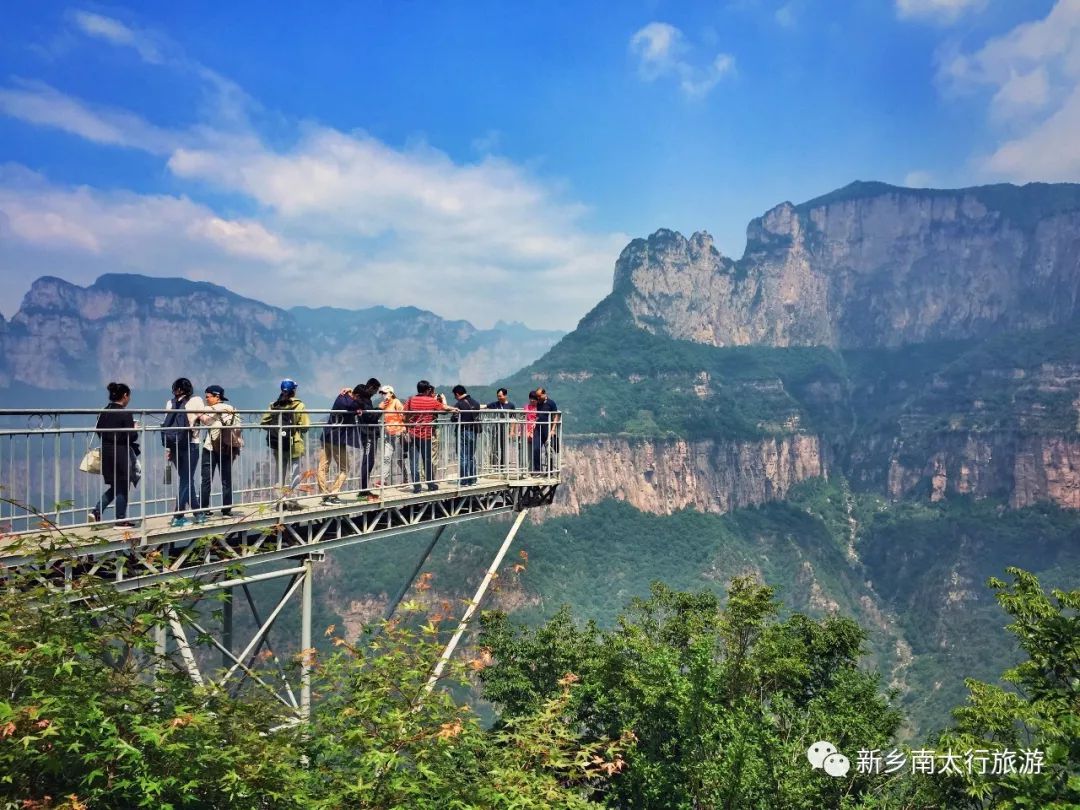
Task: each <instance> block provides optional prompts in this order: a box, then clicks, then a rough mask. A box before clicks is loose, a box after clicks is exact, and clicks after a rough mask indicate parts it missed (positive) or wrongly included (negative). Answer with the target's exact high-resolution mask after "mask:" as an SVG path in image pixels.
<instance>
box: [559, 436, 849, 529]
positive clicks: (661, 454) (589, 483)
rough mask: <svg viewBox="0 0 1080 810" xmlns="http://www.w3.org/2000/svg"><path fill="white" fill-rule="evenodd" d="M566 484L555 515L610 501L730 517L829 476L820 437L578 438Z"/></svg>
mask: <svg viewBox="0 0 1080 810" xmlns="http://www.w3.org/2000/svg"><path fill="white" fill-rule="evenodd" d="M563 466H564V469H565V470H566V472H565V476H564V480H565V485H564V486H563V487H561V493H562V494H561V497H560V499H559V502H558V503H557V504H556V506H555V508H554V509H552V510H548V511H549V512H551V514H552V515H555V514H567V513H569V514H575V513H577V512H578V511H580V509H581V508H582V507H584V506H588V505H590V504H594V503H599V502H601V501H603V500H606V499H608V498H614V499H616V500H620V501H626V502H628V503H630V504H631V505H632V506H634V507H635V508H637V509H638V510H640V511H642V512H650V513H652V514H658V515H669V514H671V513H672V512H677V511H679V510H681V509H695V510H697V511H700V512H713V513H723V512H729V511H731V510H732V509H737V508H739V507H743V506H755V505H758V504H762V503H765V502H766V501H770V500H777V499H782V498H784V496H785V495H787V493H788V491H789V490H790V489H791V487H792V486H794V485H795V484H798V483H799V482H800V481H804V480H806V479H807V478H814V477H818V476H827V475H828V471H829V470H828V460H827V459H826V458H823V456H822V450H821V445H820V443H819V441H818V439H817V437H815V436H807V435H791V436H783V437H779V438H775V439H762V440H760V441H742V442H724V441H697V442H689V441H683V440H655V441H648V440H632V439H625V438H617V437H611V438H598V439H590V440H585V439H578V440H574V441H573V442H568V443H567V447H566V450H565V453H564V455H563Z"/></svg>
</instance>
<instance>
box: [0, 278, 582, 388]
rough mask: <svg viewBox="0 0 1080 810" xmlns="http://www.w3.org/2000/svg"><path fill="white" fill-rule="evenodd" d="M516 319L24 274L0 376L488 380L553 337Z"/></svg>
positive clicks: (154, 282) (59, 382)
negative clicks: (491, 322) (490, 322)
mask: <svg viewBox="0 0 1080 810" xmlns="http://www.w3.org/2000/svg"><path fill="white" fill-rule="evenodd" d="M560 336H561V334H560V333H557V332H540V331H534V330H530V329H527V328H525V327H523V326H521V325H520V324H499V325H498V326H497V327H496V328H495V329H490V330H479V329H476V328H475V327H474V326H472V324H470V323H468V322H466V321H447V320H444V319H442V318H440V317H438V316H436V315H434V314H433V313H431V312H426V311H424V310H420V309H415V308H411V307H409V308H403V309H397V310H391V309H386V308H383V307H374V308H371V309H366V310H357V311H352V310H342V309H333V308H329V307H326V308H322V309H317V310H310V309H305V308H294V309H292V310H283V309H279V308H277V307H272V306H268V305H266V304H263V303H261V302H259V301H254V300H252V299H249V298H244V297H242V296H239V295H236V294H234V293H232V292H230V291H229V290H226V289H225V288H223V287H219V286H217V285H214V284H208V283H205V282H192V281H187V280H185V279H161V278H148V277H145V276H138V275H119V274H116V275H105V276H102V277H101V278H99V279H98V280H97V281H96V282H95V283H94V284H92V285H91V286H89V287H85V288H84V287H78V286H76V285H74V284H70V283H68V282H66V281H63V280H62V279H58V278H51V277H45V278H41V279H38V280H37V281H36V282H34V284H33V286H32V287H31V289H30V291H29V292H28V293H27V295H26V297H25V298H24V300H23V302H22V305H21V307H20V308H19V311H18V312H17V313H16V314H15V316H14V317H13V318H12V319H11V321H10V323H0V349H2V355H0V384H6V385H11V384H13V383H20V384H23V385H27V386H34V387H36V388H44V389H60V390H67V391H71V390H78V389H92V390H93V391H94V393H95V394H97V393H98V392H99V389H100V388H101V386H102V385H103V384H104V383H105V382H107V381H109V380H114V379H118V380H125V381H127V382H128V383H129V384H131V385H133V386H134V387H136V388H138V389H141V390H143V389H147V388H150V389H161V390H164V389H165V388H167V387H168V385H169V383H170V382H171V381H172V380H173V379H175V378H176V377H178V376H181V375H187V376H192V377H193V378H195V377H197V378H198V380H197V384H203V383H204V382H206V381H209V380H210V379H211V378H213V379H215V380H220V381H222V382H223V383H224V384H226V385H229V386H231V387H234V388H236V387H251V388H262V389H265V388H266V386H267V385H268V384H272V383H273V381H274V380H275V379H276V378H279V377H281V376H291V377H297V378H298V379H302V381H303V382H304V383H305V389H306V390H308V391H314V392H322V393H325V394H330V393H333V392H335V391H337V390H338V389H339V388H340V387H341V385H343V384H353V383H355V382H357V381H359V380H362V379H366V378H367V377H369V376H371V375H375V376H378V377H379V378H380V379H383V380H387V381H390V382H393V383H394V384H396V385H399V386H402V387H405V386H410V385H411V384H412V383H413V382H414V381H415V380H416V379H419V378H420V377H427V378H429V379H432V380H435V381H438V382H458V381H461V382H466V383H480V382H485V381H488V380H491V379H495V378H497V377H498V376H500V375H501V374H505V373H507V372H509V371H511V370H513V369H514V368H518V367H520V366H521V365H523V364H524V363H527V362H529V361H530V360H532V359H533V358H535V357H537V356H538V355H540V354H542V353H543V352H544V351H545V350H546V349H547V348H549V347H550V346H551V345H552V344H553V343H554V342H555V341H556V340H557V339H558V338H559V337H560Z"/></svg>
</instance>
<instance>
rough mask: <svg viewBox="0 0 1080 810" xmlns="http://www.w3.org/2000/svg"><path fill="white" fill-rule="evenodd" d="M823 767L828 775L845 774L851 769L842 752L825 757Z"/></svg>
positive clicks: (849, 762)
mask: <svg viewBox="0 0 1080 810" xmlns="http://www.w3.org/2000/svg"><path fill="white" fill-rule="evenodd" d="M823 767H824V768H825V773H827V774H828V775H829V776H847V772H848V771H850V770H851V761H850V760H849V759H848V758H847V757H845V756H844V755H843V754H839V753H837V754H829V755H828V756H827V757H825V762H824V765H823Z"/></svg>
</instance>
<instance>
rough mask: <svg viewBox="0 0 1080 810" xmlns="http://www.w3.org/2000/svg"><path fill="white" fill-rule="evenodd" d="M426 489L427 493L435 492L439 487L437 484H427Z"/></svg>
mask: <svg viewBox="0 0 1080 810" xmlns="http://www.w3.org/2000/svg"><path fill="white" fill-rule="evenodd" d="M427 488H428V492H434V491H435V490H437V489H438V488H439V485H438V484H428V485H427Z"/></svg>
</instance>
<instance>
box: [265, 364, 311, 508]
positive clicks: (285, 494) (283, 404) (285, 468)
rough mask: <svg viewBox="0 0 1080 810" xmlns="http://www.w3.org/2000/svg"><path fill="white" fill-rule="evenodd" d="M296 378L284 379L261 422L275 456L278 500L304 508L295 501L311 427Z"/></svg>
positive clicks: (283, 503) (294, 506)
mask: <svg viewBox="0 0 1080 810" xmlns="http://www.w3.org/2000/svg"><path fill="white" fill-rule="evenodd" d="M296 389H297V385H296V382H295V381H294V380H282V381H281V394H280V395H279V396H278V398H277V399H276V400H274V401H273V402H271V403H270V410H268V411H267V412H266V413H264V414H263V417H262V420H261V424H263V425H266V426H267V430H266V442H267V444H268V445H270V454H271V455H272V456H273V458H274V470H275V475H276V478H277V483H278V487H279V490H280V491H279V493H278V502H279V503H280V504H281V507H282V508H283V509H289V510H297V509H301V508H303V507H301V506H300V504H299V503H297V502H296V500H295V498H294V497H293V496H295V493H296V490H297V487H298V486H299V484H300V459H301V458H303V456H304V434H305V433H307V429H308V428H309V427H310V426H311V417H310V416H308V413H307V409H306V408H305V407H304V403H303V401H301V400H300V399H299V398H298V397H297V396H296Z"/></svg>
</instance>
